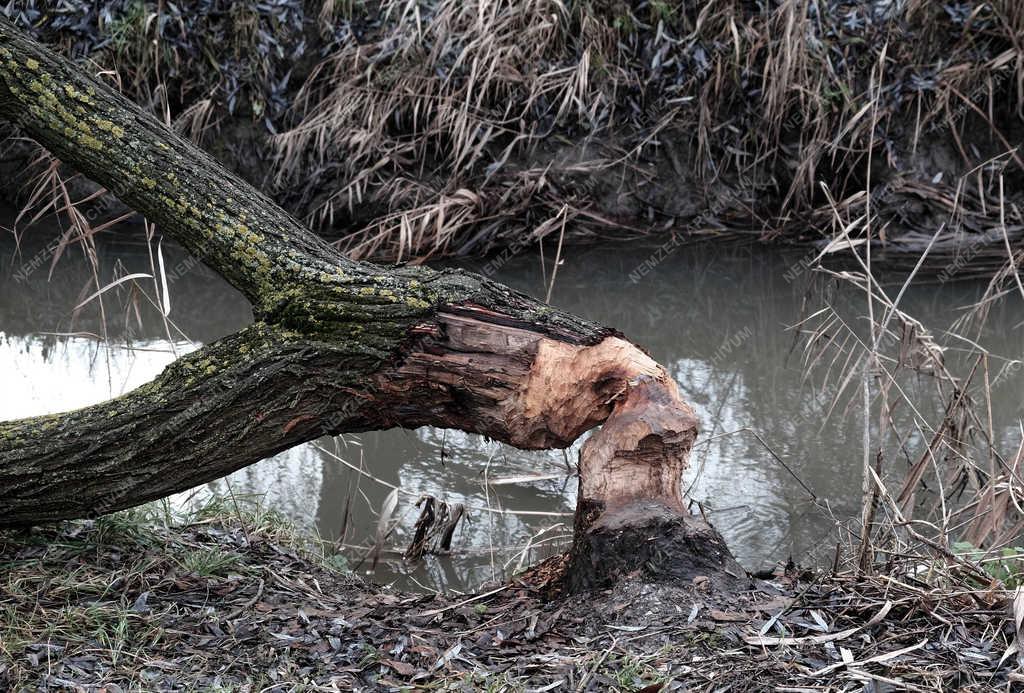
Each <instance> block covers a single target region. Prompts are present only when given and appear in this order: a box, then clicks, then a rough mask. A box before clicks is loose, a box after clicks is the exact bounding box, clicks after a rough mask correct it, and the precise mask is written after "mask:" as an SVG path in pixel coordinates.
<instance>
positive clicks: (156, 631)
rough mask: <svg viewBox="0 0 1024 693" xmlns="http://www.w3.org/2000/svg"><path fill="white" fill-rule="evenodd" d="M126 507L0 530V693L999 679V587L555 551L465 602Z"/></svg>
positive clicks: (905, 686) (259, 524)
mask: <svg viewBox="0 0 1024 693" xmlns="http://www.w3.org/2000/svg"><path fill="white" fill-rule="evenodd" d="M139 515H140V513H138V512H135V513H132V512H128V513H121V514H118V515H115V516H113V517H109V518H103V519H101V520H98V521H94V522H74V523H68V524H65V525H63V526H60V527H57V528H46V529H37V530H32V531H28V532H18V533H10V532H8V533H6V534H0V688H6V687H10V688H12V689H47V690H76V691H77V690H87V691H99V690H103V691H120V690H196V689H200V690H237V691H257V690H403V689H405V690H408V689H412V688H415V689H431V690H493V691H499V690H500V691H504V690H514V691H519V690H533V691H544V690H594V691H599V690H600V691H605V690H621V691H627V690H628V691H637V690H640V691H657V690H666V691H672V690H693V691H698V690H699V691H726V690H728V691H747V690H780V691H782V690H788V691H821V690H836V691H839V690H857V691H861V690H870V691H882V690H970V691H991V690H1009V689H1010V686H1013V685H1014V684H1013V683H1012V681H1013V680H1016V678H1017V676H1016V674H1015V673H1014V672H1015V671H1016V670H1017V667H1018V659H1017V656H1016V654H1015V652H1014V651H1013V650H1012V649H1009V650H1008V648H1009V647H1010V646H1011V645H1012V644H1013V642H1014V625H1013V618H1012V616H1010V615H1009V612H1008V607H1007V604H1006V602H1007V601H1008V600H1007V598H1006V593H1005V592H997V591H986V590H976V591H970V590H966V589H959V590H958V589H953V588H946V589H938V588H934V587H929V586H927V585H926V584H925V583H924V582H921V581H918V580H916V579H913V578H910V577H903V578H901V579H897V578H894V577H887V578H872V579H853V578H840V577H826V576H818V577H815V578H814V579H812V580H809V581H808V580H807V578H808V577H810V576H808V575H797V574H795V573H791V574H790V575H782V576H779V577H778V578H776V579H774V580H772V581H769V582H759V583H758V584H759V585H760V589H759V590H758V591H751V592H748V593H743V594H739V595H718V594H710V593H706V592H704V591H702V590H701V589H700V587H701V585H699V584H698V585H696V586H695V585H670V584H660V585H649V584H640V583H638V582H635V581H627V582H625V583H622V584H620V585H618V586H617V587H616V588H615V589H612V590H609V591H605V592H601V593H597V594H593V595H588V596H582V597H565V596H558V595H557V594H556V593H557V587H556V583H557V575H558V568H559V565H558V561H557V560H555V561H550V562H548V563H547V564H542V565H541V566H539V567H536V568H534V569H532V570H531V571H528V572H527V573H526V574H525V575H523V576H521V578H520V579H518V580H515V581H513V582H512V583H511V584H508V585H505V586H502V587H499V588H498V589H495V590H492V591H490V592H485V593H483V594H480V595H478V596H474V597H469V598H467V597H461V596H440V595H417V594H400V593H394V592H392V591H389V590H387V589H384V588H381V587H376V586H372V585H369V584H366V583H364V582H363V581H362V580H360V579H358V578H356V577H354V576H352V575H351V574H350V573H346V572H344V571H342V570H339V569H337V568H336V567H334V566H336V565H337V564H338V561H337V557H331V556H330V555H327V554H325V553H324V552H323V550H322V547H321V548H320V549H317V548H315V546H319V545H318V544H316V545H314V543H312V542H310V541H309V540H306V539H302V538H300V536H299V535H298V534H297V533H296V532H294V531H293V530H290V529H288V528H287V526H286V525H285V524H284V523H283V522H280V521H279V519H278V518H275V517H274V516H273V515H271V514H268V513H265V512H250V513H248V514H246V515H243V514H241V513H237V514H235V515H233V516H232V515H231V514H229V513H225V512H223V511H217V512H208V513H200V514H197V515H195V516H193V517H190V518H189V519H188V521H187V522H184V523H180V522H179V523H173V524H172V523H167V524H166V525H162V524H161V523H160V521H159V519H156V520H154V518H153V517H152V516H150V517H148V518H146V521H142V520H140V518H139ZM1004 653H1005V654H1006V656H1005V658H1004Z"/></svg>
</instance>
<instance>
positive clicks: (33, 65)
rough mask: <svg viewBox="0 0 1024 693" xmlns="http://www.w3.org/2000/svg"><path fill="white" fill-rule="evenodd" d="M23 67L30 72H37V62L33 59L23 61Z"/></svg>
mask: <svg viewBox="0 0 1024 693" xmlns="http://www.w3.org/2000/svg"><path fill="white" fill-rule="evenodd" d="M25 67H27V68H28V69H30V70H38V69H39V61H38V60H36V59H35V58H29V59H28V60H26V61H25Z"/></svg>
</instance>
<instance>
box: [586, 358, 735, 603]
mask: <svg viewBox="0 0 1024 693" xmlns="http://www.w3.org/2000/svg"><path fill="white" fill-rule="evenodd" d="M649 366H652V367H651V368H650V369H649V370H648V371H647V372H645V373H643V374H642V375H638V376H636V377H635V378H633V379H631V380H629V381H628V384H627V390H626V392H624V393H622V395H621V396H620V398H619V399H618V400H617V401H616V404H615V408H614V410H613V411H612V414H611V416H609V417H608V419H607V420H606V421H605V423H604V425H603V426H602V428H601V430H600V431H598V432H597V433H596V434H595V435H594V436H592V437H591V438H590V439H589V440H588V441H587V442H586V443H585V444H584V446H583V450H582V451H581V453H580V489H579V499H578V501H577V506H576V518H575V527H574V535H575V536H574V540H573V547H572V551H571V553H570V562H569V569H568V571H567V573H566V582H567V586H568V588H569V589H570V590H571V591H575V592H578V591H582V590H587V589H593V588H600V587H605V586H608V585H610V584H612V583H614V582H616V581H617V580H620V579H623V578H627V577H640V578H641V579H645V580H681V581H687V582H692V581H696V580H703V579H705V578H706V579H707V580H708V581H709V582H708V583H707V584H708V585H709V586H710V587H712V588H714V589H716V590H717V591H732V590H735V589H741V588H743V587H744V586H746V584H747V579H746V577H747V574H746V571H744V570H743V568H741V567H740V565H739V564H738V563H737V562H736V559H735V558H733V555H732V553H731V552H730V551H729V548H728V547H727V546H726V544H725V540H724V539H723V538H722V536H721V535H720V534H719V533H718V532H717V531H716V530H715V529H714V528H713V527H711V525H709V524H708V523H706V522H704V521H703V520H701V519H698V518H695V517H692V516H690V515H689V513H687V512H686V509H685V507H684V506H683V498H682V490H681V487H680V484H681V481H682V475H683V472H684V471H685V469H686V465H687V462H688V460H689V455H690V449H691V447H692V446H693V442H694V440H695V439H696V438H697V429H698V426H697V418H696V416H695V415H694V413H693V410H692V409H691V408H690V407H689V406H688V405H687V404H686V403H685V402H683V401H682V400H681V399H680V397H679V392H678V390H677V388H676V385H675V383H674V382H673V381H672V379H671V378H670V377H669V376H668V374H667V373H665V371H664V370H663V369H662V368H661V367H660V366H657V365H656V364H653V362H652V364H649Z"/></svg>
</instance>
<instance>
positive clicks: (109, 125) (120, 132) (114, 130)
mask: <svg viewBox="0 0 1024 693" xmlns="http://www.w3.org/2000/svg"><path fill="white" fill-rule="evenodd" d="M94 122H95V123H96V127H98V128H99V129H100V130H102V131H103V132H109V133H110V134H112V135H113V136H114V137H116V138H117V139H121V138H122V137H124V128H123V127H121V126H120V125H117V124H116V123H114V122H113V121H111V120H107V119H106V118H98V119H96V120H95V121H94Z"/></svg>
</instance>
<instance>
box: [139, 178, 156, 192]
mask: <svg viewBox="0 0 1024 693" xmlns="http://www.w3.org/2000/svg"><path fill="white" fill-rule="evenodd" d="M142 184H143V185H145V186H146V187H147V188H149V189H150V190H152V189H153V188H155V187H156V181H155V180H153V179H152V178H143V179H142Z"/></svg>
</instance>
